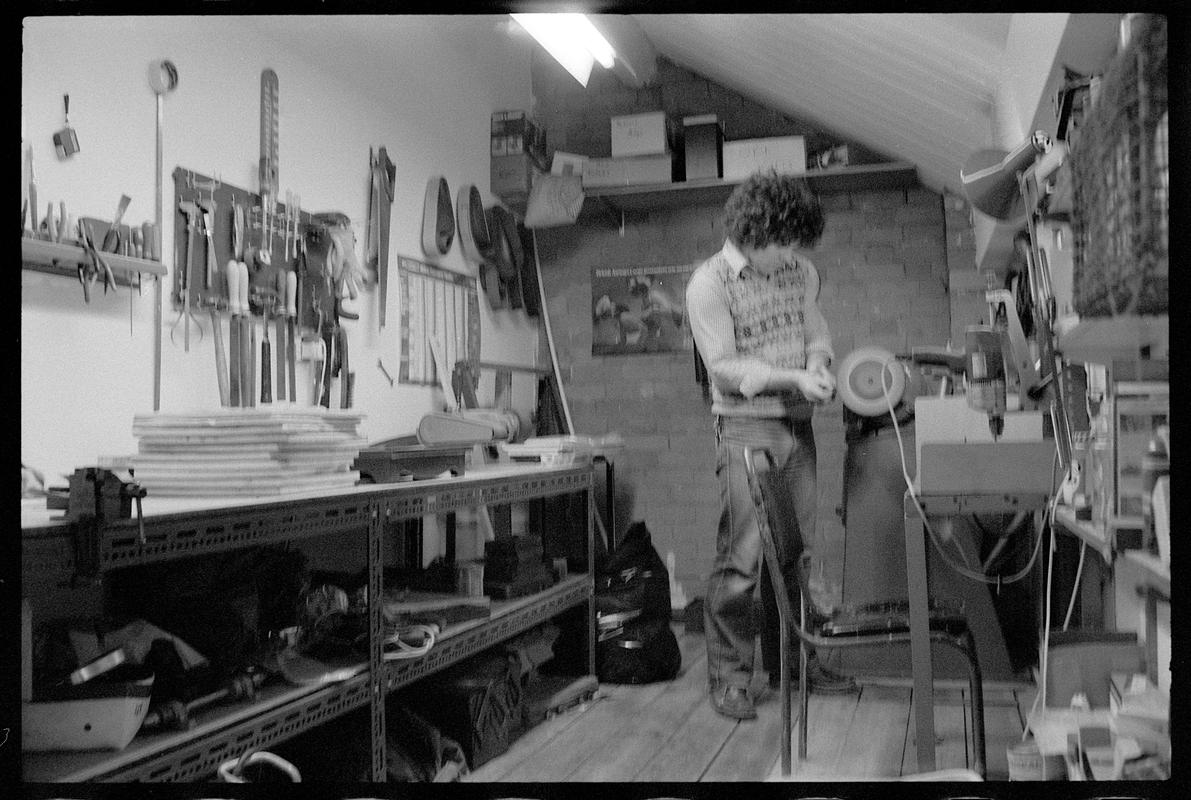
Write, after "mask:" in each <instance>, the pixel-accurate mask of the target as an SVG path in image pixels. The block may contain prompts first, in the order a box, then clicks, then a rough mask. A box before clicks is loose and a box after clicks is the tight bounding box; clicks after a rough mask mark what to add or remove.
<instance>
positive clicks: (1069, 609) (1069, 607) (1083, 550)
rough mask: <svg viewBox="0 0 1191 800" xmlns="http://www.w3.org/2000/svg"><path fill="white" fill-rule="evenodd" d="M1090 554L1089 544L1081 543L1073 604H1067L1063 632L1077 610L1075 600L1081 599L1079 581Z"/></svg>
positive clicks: (1072, 591) (1073, 588) (1073, 587)
mask: <svg viewBox="0 0 1191 800" xmlns="http://www.w3.org/2000/svg"><path fill="white" fill-rule="evenodd" d="M1087 554H1088V543H1087V542H1085V541H1083V540H1082V539H1081V540H1080V542H1079V566H1078V567H1076V568H1075V585H1074V586H1072V587H1071V602H1069V603H1068V604H1067V616H1065V617H1063V630H1067V627H1068V626H1069V625H1070V624H1071V612H1072V611H1074V610H1075V598H1077V597H1079V581H1080V579H1081V578H1082V577H1083V561H1084V557H1085V556H1086V555H1087Z"/></svg>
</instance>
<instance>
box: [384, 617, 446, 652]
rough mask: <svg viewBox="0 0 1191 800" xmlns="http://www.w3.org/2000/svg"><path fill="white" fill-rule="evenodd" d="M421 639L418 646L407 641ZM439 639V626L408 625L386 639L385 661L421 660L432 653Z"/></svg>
mask: <svg viewBox="0 0 1191 800" xmlns="http://www.w3.org/2000/svg"><path fill="white" fill-rule="evenodd" d="M419 636H420V637H421V641H420V642H419V643H418V644H411V643H410V642H409V641H407V639H415V637H419ZM437 638H438V626H437V625H406V626H404V627H401V628H398V629H397V630H396V631H394V632H393V633H391V634H390V635H388V636H386V637H385V640H384V643H383V648H384V659H385V661H395V660H397V659H402V658H420V657H422V656H424V655H426V654H427V653H429V652H430V650H431V648H433V647H434V642H435V641H436V639H437Z"/></svg>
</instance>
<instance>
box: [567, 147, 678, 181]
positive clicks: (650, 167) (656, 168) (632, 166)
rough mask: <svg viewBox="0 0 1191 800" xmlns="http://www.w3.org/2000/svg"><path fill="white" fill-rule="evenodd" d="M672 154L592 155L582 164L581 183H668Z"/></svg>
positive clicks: (672, 166)
mask: <svg viewBox="0 0 1191 800" xmlns="http://www.w3.org/2000/svg"><path fill="white" fill-rule="evenodd" d="M673 179H674V158H673V156H672V155H671V154H670V153H661V154H659V155H652V156H635V157H633V158H591V159H588V160H587V163H586V164H584V165H583V185H584V186H589V187H595V186H642V185H647V184H654V183H671V182H672V181H673Z"/></svg>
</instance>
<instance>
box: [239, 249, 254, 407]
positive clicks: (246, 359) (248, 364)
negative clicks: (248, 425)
mask: <svg viewBox="0 0 1191 800" xmlns="http://www.w3.org/2000/svg"><path fill="white" fill-rule="evenodd" d="M236 266H237V268H238V270H239V277H238V278H237V279H236V281H237V284H236V288H237V289H239V291H240V300H239V303H240V314H241V316H240V405H241V406H243V407H245V408H251V407H253V406H255V405H256V396H255V394H254V393H253V390H254V389H256V329H255V328H254V327H253V325H252V308H251V307H250V306H249V305H248V280H249V278H248V265H247V264H245V263H244V262H243V261H240V262H238V263H237V265H236Z"/></svg>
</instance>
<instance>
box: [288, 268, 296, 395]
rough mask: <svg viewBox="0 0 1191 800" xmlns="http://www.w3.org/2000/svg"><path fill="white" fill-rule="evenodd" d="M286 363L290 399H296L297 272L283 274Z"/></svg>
mask: <svg viewBox="0 0 1191 800" xmlns="http://www.w3.org/2000/svg"><path fill="white" fill-rule="evenodd" d="M285 326H286V328H287V329H288V330H287V331H286V340H285V346H286V361H288V362H289V385H290V398H291V399H292V400H295V401H296V400H297V399H298V372H297V370H298V343H297V330H298V271H297V269H295V270H294V271H292V272H287V273H286V274H285Z"/></svg>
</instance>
